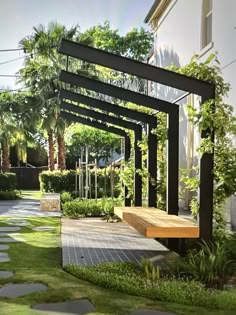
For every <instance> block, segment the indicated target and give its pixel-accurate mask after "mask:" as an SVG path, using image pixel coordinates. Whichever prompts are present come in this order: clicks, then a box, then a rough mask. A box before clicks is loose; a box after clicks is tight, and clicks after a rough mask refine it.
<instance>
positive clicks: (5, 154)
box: [2, 142, 10, 172]
mask: <svg viewBox="0 0 236 315" xmlns="http://www.w3.org/2000/svg"><path fill="white" fill-rule="evenodd" d="M2 171H3V172H9V171H10V153H9V146H8V144H7V143H6V142H3V143H2Z"/></svg>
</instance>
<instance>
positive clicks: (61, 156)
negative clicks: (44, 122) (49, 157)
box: [57, 134, 66, 170]
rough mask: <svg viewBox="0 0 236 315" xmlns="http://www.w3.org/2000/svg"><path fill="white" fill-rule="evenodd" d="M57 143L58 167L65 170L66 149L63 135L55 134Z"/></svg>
mask: <svg viewBox="0 0 236 315" xmlns="http://www.w3.org/2000/svg"><path fill="white" fill-rule="evenodd" d="M57 144H58V169H59V170H65V169H66V149H65V141H64V137H63V135H60V134H59V135H58V136H57Z"/></svg>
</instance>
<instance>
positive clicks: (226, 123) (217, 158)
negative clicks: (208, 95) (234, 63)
mask: <svg viewBox="0 0 236 315" xmlns="http://www.w3.org/2000/svg"><path fill="white" fill-rule="evenodd" d="M171 70H174V71H177V72H179V73H181V74H184V75H188V76H192V77H195V78H197V79H201V80H206V81H210V82H212V83H214V84H215V87H216V90H215V101H213V100H210V101H208V102H205V103H204V104H203V105H202V106H199V108H196V107H193V105H192V104H190V105H189V106H188V110H189V118H190V119H191V120H192V122H193V123H194V125H196V126H197V127H198V129H199V133H202V131H204V130H205V131H206V130H207V132H208V133H207V138H206V139H203V140H202V141H201V144H200V147H199V148H198V152H199V155H202V154H204V153H211V152H213V151H214V182H215V185H214V212H215V214H216V213H217V214H216V216H217V219H216V220H215V223H220V232H217V234H218V235H219V234H221V232H222V224H221V222H222V220H223V215H222V212H221V209H222V207H223V206H224V203H225V200H226V198H228V197H230V196H231V195H232V194H234V193H235V192H236V149H235V147H234V146H233V143H232V139H233V137H234V136H235V135H236V117H235V116H234V114H233V107H232V106H231V105H228V104H226V103H225V102H224V99H225V98H226V97H227V93H228V91H229V88H230V87H229V84H227V83H225V82H224V79H223V77H222V74H221V70H220V66H219V62H218V60H217V57H216V56H215V55H214V54H212V55H210V56H209V57H208V59H207V60H206V61H205V62H201V61H200V59H199V57H198V56H194V57H193V58H192V60H191V62H190V63H189V64H187V65H186V66H184V67H182V68H177V67H175V66H173V67H171ZM213 132H214V135H215V142H214V143H212V141H211V136H212V133H213ZM182 179H183V178H182ZM184 182H185V185H186V188H190V189H191V188H193V187H195V188H196V189H197V188H198V187H196V185H195V184H196V179H195V178H194V177H193V178H189V179H185V180H184ZM197 186H198V185H197ZM193 204H194V207H196V202H194V203H193ZM194 211H196V209H195V210H194ZM220 217H221V219H220ZM215 227H216V228H217V227H218V224H215Z"/></svg>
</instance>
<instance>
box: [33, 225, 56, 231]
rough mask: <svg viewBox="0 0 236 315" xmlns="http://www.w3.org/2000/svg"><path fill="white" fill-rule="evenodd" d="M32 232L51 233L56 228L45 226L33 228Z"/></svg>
mask: <svg viewBox="0 0 236 315" xmlns="http://www.w3.org/2000/svg"><path fill="white" fill-rule="evenodd" d="M32 230H34V231H39V232H51V231H53V230H55V227H54V226H47V225H44V226H37V227H35V228H33V229H32Z"/></svg>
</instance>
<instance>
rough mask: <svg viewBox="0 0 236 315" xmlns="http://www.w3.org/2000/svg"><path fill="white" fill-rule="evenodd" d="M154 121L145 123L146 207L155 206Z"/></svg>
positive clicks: (155, 157)
mask: <svg viewBox="0 0 236 315" xmlns="http://www.w3.org/2000/svg"><path fill="white" fill-rule="evenodd" d="M155 120H156V121H155V123H152V124H151V123H149V124H148V125H147V127H148V130H147V134H148V161H147V162H148V207H155V208H156V207H157V136H156V135H155V134H153V133H152V129H154V128H156V127H157V119H155Z"/></svg>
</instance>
